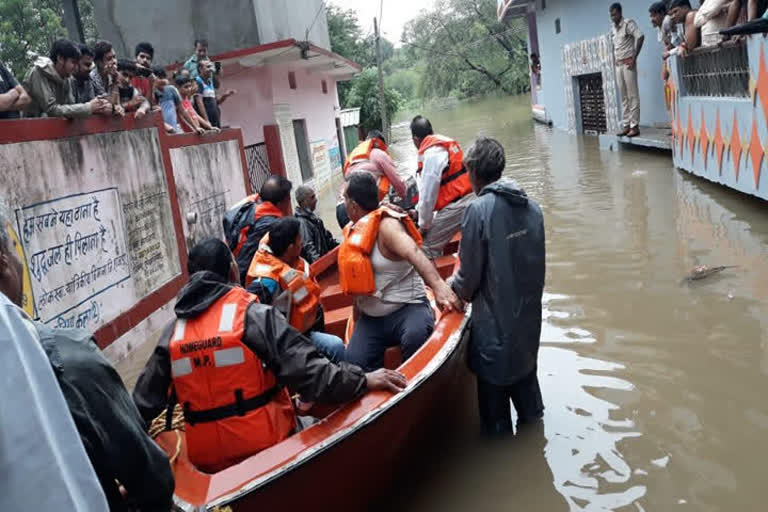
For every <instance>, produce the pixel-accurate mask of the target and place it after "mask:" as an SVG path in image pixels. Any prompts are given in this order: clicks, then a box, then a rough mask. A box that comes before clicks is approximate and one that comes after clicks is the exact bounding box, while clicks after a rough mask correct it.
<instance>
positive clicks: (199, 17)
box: [93, 0, 271, 65]
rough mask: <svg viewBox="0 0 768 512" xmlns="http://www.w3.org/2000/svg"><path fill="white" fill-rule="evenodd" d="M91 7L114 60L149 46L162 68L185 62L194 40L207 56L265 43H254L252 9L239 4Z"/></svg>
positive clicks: (107, 1) (113, 1)
mask: <svg viewBox="0 0 768 512" xmlns="http://www.w3.org/2000/svg"><path fill="white" fill-rule="evenodd" d="M93 5H94V11H95V16H96V25H97V27H98V29H99V34H100V36H101V38H103V39H107V40H108V41H111V42H112V44H113V45H115V49H116V51H117V54H118V56H119V57H126V58H132V57H133V56H134V48H135V47H136V43H139V42H141V41H149V42H151V43H152V45H153V46H154V47H155V63H157V64H161V65H165V64H169V63H172V62H183V61H185V60H186V59H188V58H189V56H190V55H192V53H193V52H194V46H193V44H194V40H195V38H197V37H204V38H207V39H208V41H209V44H210V47H209V52H210V54H212V55H215V54H217V53H222V52H226V51H230V50H235V49H238V48H248V47H250V46H257V45H259V44H260V43H261V42H269V41H263V40H260V39H259V23H258V21H257V18H256V12H255V10H254V8H253V5H252V4H251V2H243V1H242V0H194V1H191V2H190V1H189V0H163V1H161V2H158V1H154V0H133V1H132V2H126V1H118V0H94V2H93ZM264 22H265V23H267V24H269V23H271V21H270V20H269V19H266V20H264Z"/></svg>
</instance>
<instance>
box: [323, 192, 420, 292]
mask: <svg viewBox="0 0 768 512" xmlns="http://www.w3.org/2000/svg"><path fill="white" fill-rule="evenodd" d="M385 215H386V216H389V217H393V218H395V219H399V220H400V221H401V222H402V223H403V226H404V227H405V230H406V231H407V232H408V234H409V235H410V236H411V238H413V239H414V240H415V241H416V243H417V244H419V246H421V244H422V239H421V234H420V233H419V229H418V228H417V227H416V224H415V223H414V222H413V220H411V218H410V217H409V216H408V215H407V214H404V213H398V212H395V211H393V210H390V209H389V208H386V207H382V208H379V209H378V210H374V211H372V212H371V213H369V214H368V215H366V216H365V217H363V218H362V219H360V220H358V221H357V222H355V223H354V224H349V225H347V227H345V228H344V241H343V242H342V243H341V246H340V247H339V254H338V265H339V286H341V290H342V291H343V292H344V293H346V294H348V295H371V294H373V293H374V292H375V291H376V279H375V277H374V275H373V265H372V264H371V252H372V251H373V247H374V245H375V244H376V240H377V239H378V238H379V226H380V225H381V219H382V218H383V217H384V216H385Z"/></svg>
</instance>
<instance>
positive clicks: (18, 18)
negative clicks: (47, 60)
mask: <svg viewBox="0 0 768 512" xmlns="http://www.w3.org/2000/svg"><path fill="white" fill-rule="evenodd" d="M78 7H79V9H80V17H81V19H82V21H83V31H84V32H85V37H86V41H88V42H95V40H96V39H97V38H98V32H97V29H96V23H95V21H94V15H93V3H92V1H91V0H78ZM63 17H64V6H63V4H62V2H61V0H0V61H2V62H3V63H5V64H6V65H7V66H8V67H9V68H10V69H11V70H12V71H13V73H14V74H15V75H16V78H18V79H19V80H21V79H22V78H23V76H24V73H25V72H26V71H27V68H29V66H30V65H31V64H32V62H33V61H34V59H35V57H36V56H37V55H48V52H49V50H50V48H51V44H53V42H54V41H55V40H56V39H58V38H60V37H67V31H66V30H65V28H64V22H63Z"/></svg>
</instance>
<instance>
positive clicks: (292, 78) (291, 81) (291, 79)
mask: <svg viewBox="0 0 768 512" xmlns="http://www.w3.org/2000/svg"><path fill="white" fill-rule="evenodd" d="M557 22H558V23H560V20H557ZM558 32H559V30H558ZM288 87H290V88H291V89H295V88H296V73H294V72H293V71H289V72H288Z"/></svg>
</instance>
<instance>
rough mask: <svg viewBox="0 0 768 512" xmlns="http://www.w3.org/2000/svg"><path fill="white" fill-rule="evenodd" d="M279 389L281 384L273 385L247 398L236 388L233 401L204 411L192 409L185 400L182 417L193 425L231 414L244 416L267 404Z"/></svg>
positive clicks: (229, 416)
mask: <svg viewBox="0 0 768 512" xmlns="http://www.w3.org/2000/svg"><path fill="white" fill-rule="evenodd" d="M281 389H282V387H281V386H274V387H272V388H270V389H268V390H266V391H265V392H264V393H262V394H260V395H257V396H255V397H253V398H247V399H244V398H243V390H242V389H236V390H235V402H234V403H232V404H229V405H224V406H221V407H216V408H214V409H206V410H204V411H192V410H190V408H189V402H186V403H185V404H184V419H185V420H186V422H187V423H189V424H190V425H194V424H196V423H210V422H212V421H221V420H225V419H227V418H231V417H233V416H245V415H246V414H247V413H249V412H251V411H254V410H256V409H259V408H261V407H264V406H265V405H267V404H268V403H269V402H271V401H272V399H273V398H274V397H275V395H277V393H278V392H279V391H280V390H281Z"/></svg>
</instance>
